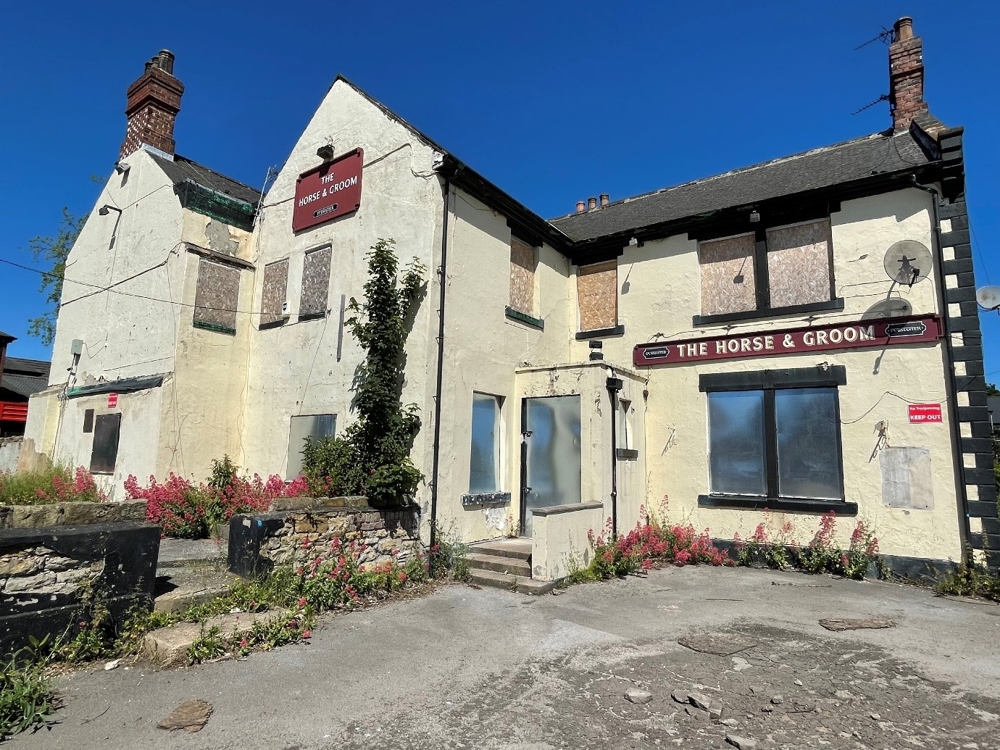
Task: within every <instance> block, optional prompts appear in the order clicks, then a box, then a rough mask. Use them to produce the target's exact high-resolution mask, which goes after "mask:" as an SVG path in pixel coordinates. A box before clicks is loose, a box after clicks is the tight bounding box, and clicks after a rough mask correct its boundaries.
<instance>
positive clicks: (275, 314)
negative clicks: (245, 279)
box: [260, 258, 288, 326]
mask: <svg viewBox="0 0 1000 750" xmlns="http://www.w3.org/2000/svg"><path fill="white" fill-rule="evenodd" d="M287 289H288V258H285V259H284V260H279V261H277V262H276V263H268V264H267V265H266V266H264V292H263V294H262V295H261V306H260V324H261V325H262V326H265V325H270V324H272V323H278V322H280V321H282V320H284V319H285V318H284V316H283V315H282V313H281V308H282V307H283V306H284V304H285V301H286V300H287V299H288V298H287V297H286V296H285V293H286V291H287Z"/></svg>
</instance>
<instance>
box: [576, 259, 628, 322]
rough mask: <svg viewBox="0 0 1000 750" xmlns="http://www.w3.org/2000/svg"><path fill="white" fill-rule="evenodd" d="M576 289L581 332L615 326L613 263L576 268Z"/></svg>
mask: <svg viewBox="0 0 1000 750" xmlns="http://www.w3.org/2000/svg"><path fill="white" fill-rule="evenodd" d="M576 289H577V296H578V298H579V305H580V330H581V331H596V330H601V329H604V328H614V327H615V326H617V325H618V261H617V260H612V261H609V262H607V263H594V264H593V265H589V266H580V271H579V273H578V274H577V277H576Z"/></svg>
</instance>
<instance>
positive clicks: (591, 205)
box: [587, 196, 597, 211]
mask: <svg viewBox="0 0 1000 750" xmlns="http://www.w3.org/2000/svg"><path fill="white" fill-rule="evenodd" d="M595 208H597V198H594V197H593V196H591V197H590V198H587V210H588V211H593V210H594V209H595Z"/></svg>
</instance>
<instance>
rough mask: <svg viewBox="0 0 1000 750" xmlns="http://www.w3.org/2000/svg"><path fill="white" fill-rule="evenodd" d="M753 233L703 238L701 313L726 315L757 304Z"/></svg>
mask: <svg viewBox="0 0 1000 750" xmlns="http://www.w3.org/2000/svg"><path fill="white" fill-rule="evenodd" d="M755 247H756V240H755V239H754V235H753V234H742V235H740V236H738V237H727V238H725V239H721V240H711V241H708V242H701V243H699V245H698V256H699V262H700V263H701V314H702V315H725V314H727V313H736V312H745V311H747V310H754V309H756V307H757V286H756V279H755V274H754V249H755Z"/></svg>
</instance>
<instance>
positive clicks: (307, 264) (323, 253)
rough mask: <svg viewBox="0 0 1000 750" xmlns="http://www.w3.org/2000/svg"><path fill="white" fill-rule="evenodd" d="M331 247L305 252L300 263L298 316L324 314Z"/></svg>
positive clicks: (328, 290)
mask: <svg viewBox="0 0 1000 750" xmlns="http://www.w3.org/2000/svg"><path fill="white" fill-rule="evenodd" d="M332 252H333V251H332V248H329V247H324V248H322V249H320V250H313V251H311V252H308V253H306V256H305V259H304V261H303V265H302V296H301V298H300V300H299V317H300V318H304V317H319V316H321V315H326V311H327V298H328V296H329V293H330V260H331V257H332Z"/></svg>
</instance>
